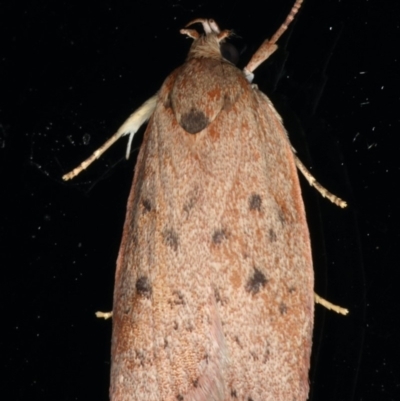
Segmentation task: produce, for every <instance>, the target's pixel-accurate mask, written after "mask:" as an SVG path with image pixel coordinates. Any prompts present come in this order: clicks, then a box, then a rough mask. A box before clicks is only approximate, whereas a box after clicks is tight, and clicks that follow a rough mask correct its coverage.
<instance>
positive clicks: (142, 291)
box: [136, 276, 152, 298]
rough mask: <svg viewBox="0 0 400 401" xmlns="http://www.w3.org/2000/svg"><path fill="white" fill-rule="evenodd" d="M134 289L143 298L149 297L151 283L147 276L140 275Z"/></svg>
mask: <svg viewBox="0 0 400 401" xmlns="http://www.w3.org/2000/svg"><path fill="white" fill-rule="evenodd" d="M136 291H137V293H138V294H139V295H141V296H142V297H145V298H150V297H151V292H152V288H151V284H150V281H149V279H148V278H147V277H145V276H142V277H140V278H139V279H138V280H137V281H136Z"/></svg>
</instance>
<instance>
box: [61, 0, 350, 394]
mask: <svg viewBox="0 0 400 401" xmlns="http://www.w3.org/2000/svg"><path fill="white" fill-rule="evenodd" d="M301 3H302V0H297V1H296V2H295V4H294V6H293V8H292V10H291V11H290V13H289V15H288V16H287V18H286V20H285V22H284V23H283V24H282V25H281V27H280V28H279V30H278V31H277V32H276V33H275V34H274V35H273V37H272V38H271V39H270V40H266V41H265V42H264V43H263V44H262V45H261V47H260V48H259V49H258V51H257V52H256V53H255V54H254V55H253V57H252V59H251V60H250V62H249V63H248V65H247V67H246V68H245V69H244V71H241V70H239V69H238V68H236V67H235V66H234V65H233V64H232V63H231V62H230V61H228V60H227V59H225V58H224V56H223V55H222V53H221V46H223V43H224V41H225V39H226V38H228V37H229V35H230V34H231V32H230V31H227V30H220V29H219V27H218V25H217V23H216V22H215V21H214V20H211V19H208V20H207V19H197V20H194V21H192V22H191V23H190V24H189V25H188V26H192V25H193V24H194V23H201V24H202V26H203V29H204V33H203V34H200V33H198V32H197V31H196V30H194V29H192V28H188V27H186V28H185V29H183V30H182V31H181V32H182V33H183V34H186V35H188V36H189V37H191V38H193V44H192V46H191V48H190V51H189V54H188V57H187V59H186V61H185V63H184V64H183V65H182V66H181V67H179V68H177V69H176V70H175V71H173V72H172V73H171V74H170V75H169V76H168V77H167V79H166V80H165V82H164V83H163V85H162V87H161V88H160V90H159V92H158V93H157V94H156V95H155V96H153V97H152V98H151V99H149V100H148V101H147V102H145V103H144V104H143V106H141V107H140V108H139V109H138V110H137V111H135V112H134V113H133V114H132V115H131V116H130V117H129V118H128V120H127V121H126V122H125V123H124V124H123V125H122V127H121V128H120V129H119V130H118V132H117V133H116V134H115V135H114V136H113V137H112V138H111V139H110V140H109V141H107V142H106V144H105V145H103V146H102V147H101V148H100V149H99V150H97V151H96V152H95V153H94V154H93V155H92V156H91V157H90V158H89V159H87V160H86V161H85V162H83V163H82V164H81V165H80V166H79V167H77V168H76V169H75V170H73V171H72V172H71V173H69V174H67V175H65V176H64V177H63V178H64V179H70V178H73V177H74V176H76V175H77V174H78V173H80V172H81V171H82V170H83V169H85V168H86V167H87V166H88V165H89V164H90V163H91V162H92V161H94V160H95V159H97V158H98V157H100V155H101V154H102V153H103V152H104V151H105V150H106V149H107V148H108V147H109V146H111V144H112V143H114V142H115V141H116V140H117V139H119V138H120V137H121V136H123V135H126V134H129V135H130V141H131V139H132V136H133V135H134V133H135V132H136V131H137V130H138V128H139V127H140V126H141V125H142V124H143V123H144V122H146V121H147V120H149V121H148V125H147V129H146V132H145V134H144V139H143V144H142V146H141V149H140V152H139V156H138V159H137V163H136V168H135V174H134V179H133V185H132V190H131V193H130V196H129V199H128V205H127V212H126V220H125V225H124V230H123V235H122V243H121V247H120V251H119V256H118V260H117V269H116V274H115V289H114V304H113V311H112V320H113V333H112V350H111V362H112V364H111V385H110V398H111V400H112V401H136V400H146V401H150V400H154V401H155V400H157V401H158V400H171V401H172V400H177V401H183V400H185V401H192V400H196V401H228V400H246V401H272V400H273V401H288V400H297V401H304V400H306V399H307V396H308V392H309V382H308V371H309V366H310V353H311V345H312V329H313V315H314V299H315V297H314V289H313V288H314V275H313V266H312V258H311V247H310V238H309V232H308V228H307V223H306V217H305V211H304V205H303V201H302V197H301V191H300V185H299V179H298V175H297V171H296V165H297V167H298V168H299V169H300V170H301V171H303V173H304V174H305V176H306V178H307V179H308V180H309V182H310V183H311V184H312V185H314V186H315V187H317V189H319V190H320V192H321V193H322V194H323V195H324V196H327V197H328V198H329V199H331V200H332V201H333V202H335V203H336V204H338V205H340V206H344V202H343V201H341V200H340V199H339V198H337V197H335V196H334V195H332V194H330V193H329V192H328V191H326V190H325V189H324V188H323V187H321V186H320V185H319V184H318V183H317V182H316V181H315V180H314V178H313V177H312V176H311V175H310V173H309V172H308V171H307V170H306V169H305V167H304V166H303V165H302V164H301V162H300V161H299V160H298V159H297V157H296V156H295V153H294V150H293V148H292V146H291V144H290V141H289V139H288V136H287V133H286V131H285V128H284V126H283V124H282V119H281V117H280V116H279V115H278V113H277V112H276V110H275V109H274V107H273V105H272V103H271V101H270V100H269V99H268V97H267V96H266V95H265V94H264V93H262V92H261V91H260V90H259V89H258V88H257V86H256V85H253V84H252V83H251V81H252V78H253V71H254V70H255V69H256V68H257V66H258V65H259V64H260V63H261V62H263V61H264V60H265V59H267V58H268V57H269V56H270V55H271V54H272V53H273V52H274V51H275V50H276V49H277V45H276V42H277V40H278V39H279V37H280V36H281V35H282V34H283V33H284V31H285V30H286V29H287V26H288V25H289V24H290V22H291V21H292V20H293V18H294V16H295V14H296V13H297V11H298V9H299V7H300V5H301ZM129 144H130V142H129ZM129 148H130V145H129V146H128V154H129ZM317 300H320V302H325V301H324V300H322V301H321V299H317ZM325 303H326V302H325ZM326 304H327V305H328V306H329V305H330V304H329V303H326ZM330 306H331V307H332V308H335V306H332V305H330ZM337 308H338V307H337Z"/></svg>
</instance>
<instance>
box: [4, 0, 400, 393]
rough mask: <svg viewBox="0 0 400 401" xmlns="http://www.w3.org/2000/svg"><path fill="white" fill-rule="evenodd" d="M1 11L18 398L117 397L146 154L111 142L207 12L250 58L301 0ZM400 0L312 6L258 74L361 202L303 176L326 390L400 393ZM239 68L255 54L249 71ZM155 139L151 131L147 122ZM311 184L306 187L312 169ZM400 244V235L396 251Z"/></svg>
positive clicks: (7, 354)
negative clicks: (119, 335)
mask: <svg viewBox="0 0 400 401" xmlns="http://www.w3.org/2000/svg"><path fill="white" fill-rule="evenodd" d="M8 3H9V4H8V5H7V4H4V3H2V5H1V6H0V37H1V39H0V40H1V43H2V45H1V59H0V93H1V95H0V96H1V97H0V99H1V103H0V163H1V164H0V174H1V176H0V180H1V181H0V182H1V185H2V195H1V199H2V204H3V207H2V213H1V222H0V230H1V231H0V232H1V239H0V241H1V248H2V251H1V259H0V265H1V269H2V272H3V278H2V288H3V289H2V291H1V297H2V298H1V303H0V305H1V317H2V322H3V323H2V327H3V335H2V336H1V348H2V353H3V356H2V361H3V362H2V365H3V371H4V368H5V371H6V374H5V375H4V373H3V377H2V382H3V385H2V392H1V393H2V399H7V400H107V399H108V381H109V378H108V375H109V368H110V366H109V348H110V337H111V322H110V321H102V320H97V319H96V318H95V316H94V312H95V311H96V310H104V311H108V310H110V309H111V308H112V290H113V280H114V270H115V260H116V257H117V252H118V247H119V242H120V237H121V233H122V226H123V221H124V215H125V207H126V201H127V197H128V192H129V189H130V185H131V181H132V177H133V168H134V164H135V156H136V154H137V148H138V146H140V139H141V135H138V137H137V140H136V141H135V142H134V149H135V152H134V154H133V155H132V157H131V160H129V161H128V162H125V161H124V152H125V144H126V140H125V139H124V140H121V143H118V144H117V145H115V146H114V148H113V149H111V150H110V151H108V152H107V153H106V154H105V155H104V157H102V158H101V160H99V161H97V162H96V163H95V164H94V165H93V166H92V167H91V168H90V169H89V170H88V171H87V172H84V173H82V175H81V176H79V177H77V178H75V180H74V181H72V182H68V183H65V182H63V181H62V180H61V176H62V175H63V174H64V173H66V172H68V171H69V170H70V169H71V168H73V167H75V166H76V165H77V164H79V163H80V162H81V161H82V160H83V159H84V158H86V157H87V156H89V155H90V154H91V153H92V152H93V151H94V150H95V149H97V148H98V146H99V145H100V144H102V143H103V142H104V141H105V140H106V139H107V138H108V137H109V136H110V135H111V134H112V133H113V132H115V131H116V129H117V128H118V127H119V125H120V124H121V123H122V122H123V121H124V119H125V118H126V117H127V116H128V115H129V114H130V113H131V112H132V111H133V110H134V109H135V108H137V107H138V106H139V105H140V104H141V103H142V102H144V101H145V100H146V99H148V98H149V97H150V96H151V95H153V94H154V93H155V92H156V91H157V90H158V88H159V87H160V86H161V84H162V82H163V80H164V79H165V78H166V76H167V75H168V74H169V73H170V72H171V71H172V70H173V69H174V68H175V67H177V66H179V65H180V64H181V63H182V62H183V61H184V58H185V55H186V53H187V49H188V47H189V45H190V41H189V40H187V39H186V38H185V37H183V36H182V35H179V29H180V28H181V27H183V26H184V25H185V24H186V23H187V22H188V21H190V20H191V19H193V18H196V17H213V18H215V19H216V20H217V21H218V22H219V24H220V26H221V27H222V28H234V29H235V32H236V33H237V34H238V35H239V36H240V38H238V39H237V41H238V42H239V45H245V47H246V49H245V51H244V53H243V54H242V56H241V60H242V61H241V62H240V63H241V65H242V66H243V65H244V64H245V63H246V61H247V60H248V59H249V57H250V54H252V52H254V51H255V49H256V48H257V47H258V45H259V44H260V43H261V42H262V40H263V39H265V38H266V37H268V36H270V35H271V34H272V33H273V32H274V31H275V29H276V28H277V27H278V26H279V24H280V23H281V22H282V21H283V20H284V18H285V16H286V14H287V13H288V11H289V9H290V7H291V3H292V2H291V1H286V0H285V1H270V0H268V1H264V2H263V3H264V4H265V6H263V8H260V6H259V5H257V3H256V2H255V1H252V0H249V1H243V0H237V1H220V2H218V3H219V4H218V5H215V4H214V3H215V2H214V1H196V2H195V1H185V0H182V1H179V0H176V1H174V2H172V1H165V0H164V1H159V2H156V1H116V2H111V1H110V2H102V3H101V4H100V2H99V4H98V5H96V6H93V5H90V6H89V5H86V4H80V5H73V4H71V3H70V2H66V1H60V2H50V1H42V2H34V1H33V2H26V5H24V4H23V3H17V2H15V3H14V4H13V5H11V2H8ZM399 4H400V3H396V2H387V1H386V2H385V1H381V0H372V1H366V0H363V1H361V0H357V1H338V0H337V1H326V0H306V1H305V4H304V6H303V8H302V10H301V12H300V14H299V18H297V20H296V22H295V23H294V24H293V26H292V27H291V29H290V31H288V32H287V33H286V34H285V36H284V37H282V39H281V41H280V42H279V43H280V50H279V51H278V52H277V53H276V54H275V55H274V56H273V57H271V59H270V60H268V62H267V63H265V65H263V66H261V67H260V68H259V69H258V70H256V78H255V82H256V83H257V84H258V85H259V86H260V88H261V89H262V90H263V91H265V93H267V95H268V96H270V98H271V99H272V101H273V102H274V104H275V106H276V108H277V110H278V111H279V113H280V114H281V115H282V116H283V118H284V121H285V125H286V127H287V129H288V132H289V135H290V138H291V140H292V143H293V145H294V146H295V147H296V149H297V150H298V153H299V155H300V158H301V159H302V160H303V162H305V164H306V165H307V166H312V171H313V173H314V174H315V176H316V177H317V179H318V180H319V181H320V182H321V183H322V184H323V185H325V186H326V187H327V188H329V189H330V190H331V191H332V192H334V193H335V194H337V195H339V196H341V197H343V198H344V199H346V200H347V201H348V203H349V208H348V209H347V210H340V209H339V208H338V207H336V206H334V205H332V204H330V203H329V201H327V200H325V199H322V198H321V197H320V196H319V195H318V194H317V193H316V191H314V190H312V189H310V188H308V184H305V185H304V199H305V203H306V208H307V216H308V220H309V225H310V231H311V237H312V245H313V253H314V262H315V273H316V290H317V292H318V293H319V294H320V295H322V296H324V297H327V298H328V299H329V300H331V301H332V302H335V303H338V304H340V305H343V306H346V307H348V308H349V309H350V311H351V312H350V315H349V316H347V317H342V316H338V315H336V314H334V313H332V312H328V311H326V310H324V309H323V308H322V307H320V306H316V321H315V336H314V349H313V356H312V370H311V373H310V380H311V394H310V400H313V401H319V400H321V401H322V400H323V401H327V400H335V401H350V400H374V401H380V400H383V401H387V400H399V399H400V385H399V383H400V379H399V371H400V367H399V362H398V360H399V350H398V349H399V346H398V341H399V337H400V328H399V327H400V325H399V314H400V307H399V304H400V303H399V296H398V293H399V291H398V290H397V289H396V288H397V283H398V279H397V278H398V273H397V271H398V261H397V257H396V255H397V253H396V252H397V251H396V248H395V247H396V244H398V243H399V230H398V228H397V227H398V225H399V211H398V205H399V204H400V202H399V201H400V196H399V192H398V191H399V190H398V189H397V188H396V187H397V186H398V183H399V164H400V163H399V147H400V146H399V128H400V124H399V110H400V109H399V106H400V105H399V50H398V49H399V21H400V7H399ZM240 63H239V64H240ZM140 132H141V133H142V132H143V130H141V131H140ZM303 181H304V180H303ZM397 246H398V245H397Z"/></svg>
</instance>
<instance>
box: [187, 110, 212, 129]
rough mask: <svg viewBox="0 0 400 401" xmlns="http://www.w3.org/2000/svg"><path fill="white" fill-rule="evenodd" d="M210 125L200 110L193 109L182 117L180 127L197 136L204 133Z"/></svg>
mask: <svg viewBox="0 0 400 401" xmlns="http://www.w3.org/2000/svg"><path fill="white" fill-rule="evenodd" d="M209 123H210V121H209V120H208V118H207V116H206V115H205V114H204V113H203V112H202V111H200V110H195V109H191V110H190V111H189V112H188V113H185V114H183V115H182V117H181V121H180V125H181V126H182V128H183V129H184V130H185V131H186V132H189V134H197V133H198V132H200V131H202V130H203V129H204V128H206V127H207V125H208V124H209Z"/></svg>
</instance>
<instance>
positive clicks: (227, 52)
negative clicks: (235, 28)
mask: <svg viewBox="0 0 400 401" xmlns="http://www.w3.org/2000/svg"><path fill="white" fill-rule="evenodd" d="M219 48H220V50H221V55H222V57H223V58H224V59H226V60H228V61H230V62H231V63H232V64H234V65H236V64H237V63H238V61H239V51H238V50H237V49H236V47H235V46H234V45H233V44H232V43H228V42H224V43H221V44H220V47H219Z"/></svg>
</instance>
